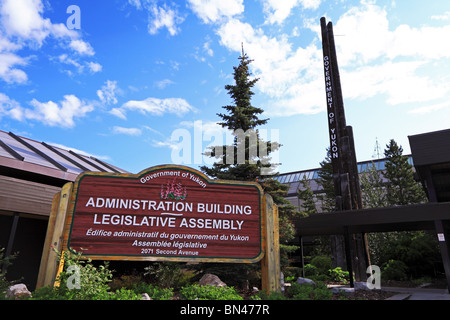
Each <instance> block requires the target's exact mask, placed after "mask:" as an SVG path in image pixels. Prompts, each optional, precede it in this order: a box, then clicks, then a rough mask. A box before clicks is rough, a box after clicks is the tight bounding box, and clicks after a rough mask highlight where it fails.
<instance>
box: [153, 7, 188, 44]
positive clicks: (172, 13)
mask: <svg viewBox="0 0 450 320" xmlns="http://www.w3.org/2000/svg"><path fill="white" fill-rule="evenodd" d="M148 11H149V15H150V16H149V23H148V32H149V33H150V34H156V33H158V31H159V29H161V28H167V31H169V34H170V35H171V36H174V35H176V34H177V33H178V32H179V31H180V29H179V28H178V25H179V24H181V23H182V22H183V21H184V18H183V17H181V16H180V15H179V14H178V11H177V10H176V9H175V8H169V7H168V6H167V5H166V4H164V6H162V7H160V6H157V5H156V4H153V5H152V6H150V7H149V8H148Z"/></svg>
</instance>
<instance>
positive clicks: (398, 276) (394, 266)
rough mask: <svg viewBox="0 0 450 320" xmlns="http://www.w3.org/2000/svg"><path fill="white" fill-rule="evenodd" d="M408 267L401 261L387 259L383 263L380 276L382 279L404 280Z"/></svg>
mask: <svg viewBox="0 0 450 320" xmlns="http://www.w3.org/2000/svg"><path fill="white" fill-rule="evenodd" d="M407 271H408V267H407V266H406V264H405V263H404V262H403V261H400V260H393V259H391V260H389V261H388V262H387V263H385V264H384V265H383V271H382V272H381V277H382V279H383V280H399V281H401V280H406V279H407V278H408V276H407Z"/></svg>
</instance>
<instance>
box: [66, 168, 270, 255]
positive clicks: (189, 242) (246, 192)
mask: <svg viewBox="0 0 450 320" xmlns="http://www.w3.org/2000/svg"><path fill="white" fill-rule="evenodd" d="M262 201H263V191H262V189H261V187H260V186H259V184H257V183H253V182H239V181H215V180H209V179H208V178H207V177H206V176H205V175H204V174H202V173H201V172H199V171H196V170H194V169H191V168H188V167H184V166H175V165H167V166H157V167H152V168H149V169H147V170H144V171H142V172H140V173H139V174H137V175H132V174H111V173H94V172H87V173H83V174H81V175H80V176H79V177H78V178H77V180H76V181H75V184H74V189H73V192H72V198H71V200H70V204H69V210H68V219H67V225H66V232H65V241H64V247H65V248H66V249H69V250H75V251H77V252H80V251H81V252H83V255H85V256H87V257H89V258H92V259H101V260H143V261H156V260H159V261H161V260H163V261H164V260H168V261H192V260H196V261H216V262H257V261H259V260H260V259H261V258H262V257H263V255H264V252H263V249H262V241H261V239H262V227H263V226H262V210H263V204H262Z"/></svg>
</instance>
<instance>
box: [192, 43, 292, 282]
mask: <svg viewBox="0 0 450 320" xmlns="http://www.w3.org/2000/svg"><path fill="white" fill-rule="evenodd" d="M238 59H239V65H238V66H237V67H233V70H234V72H233V79H234V84H230V85H226V86H225V89H226V90H227V91H228V94H229V95H230V97H231V99H232V100H233V102H234V104H231V105H227V106H223V107H222V108H223V109H225V110H226V111H227V112H226V113H218V114H217V115H218V116H219V117H220V118H221V119H222V121H221V122H219V124H220V125H221V126H222V127H223V128H227V129H229V130H231V131H232V132H233V134H234V140H233V145H223V146H214V147H210V149H209V150H208V151H207V152H206V153H205V154H206V155H208V156H210V157H214V158H216V159H217V160H216V162H215V163H214V164H213V165H212V167H207V166H202V167H201V168H200V169H201V170H202V171H203V172H204V173H205V174H207V175H208V176H210V177H212V178H217V179H222V180H240V181H257V182H259V183H260V185H261V187H262V188H263V190H264V192H266V193H268V194H270V195H271V196H272V198H273V201H274V203H275V204H276V205H278V214H279V228H280V255H281V257H282V262H281V264H282V267H284V266H285V263H284V262H285V261H287V260H288V259H287V254H288V251H292V250H293V247H292V246H289V245H288V243H289V242H290V241H291V240H292V239H293V238H294V236H295V231H294V226H293V224H292V222H291V220H290V218H291V217H293V216H295V215H296V214H297V211H296V210H295V207H294V206H292V205H291V204H290V202H289V201H288V200H286V199H285V198H284V197H285V196H286V195H287V192H288V190H289V187H288V186H287V185H282V184H281V183H280V182H279V181H278V180H275V179H273V178H272V177H273V176H274V175H275V174H276V172H274V170H273V166H272V164H271V162H270V160H271V159H270V153H271V152H274V151H276V150H278V148H279V144H278V143H277V142H271V141H263V140H262V139H261V137H260V134H259V131H258V127H259V126H262V125H264V124H266V123H267V122H268V120H269V119H260V115H261V114H262V113H263V112H264V110H263V109H261V108H258V107H255V106H253V105H252V102H251V99H252V97H253V95H254V92H253V91H252V88H253V87H254V86H255V84H256V82H257V81H258V78H253V79H251V73H250V70H249V65H250V64H251V62H252V61H253V60H251V59H249V57H248V55H247V54H246V53H245V52H244V49H242V54H241V55H240V56H239V58H238ZM242 150H244V157H243V159H242V158H240V157H239V156H242V154H240V153H239V152H240V151H241V152H242ZM255 150H256V151H257V152H256V153H255V152H254V151H255ZM230 153H231V155H232V157H230ZM230 160H231V161H230ZM275 165H276V164H275ZM294 249H295V248H294ZM199 267H200V268H202V270H203V271H205V270H207V269H208V270H210V269H211V268H214V267H215V268H216V269H214V270H212V271H213V272H216V274H218V275H219V277H220V278H221V279H222V280H224V281H225V282H226V283H227V284H231V285H233V284H235V285H238V284H242V282H243V280H244V279H249V278H251V277H252V274H253V275H254V274H255V273H257V271H258V270H257V269H256V267H257V265H256V264H253V265H243V264H237V265H236V264H231V265H229V264H207V265H204V264H201V265H199ZM222 277H223V278H222ZM227 280H228V282H227Z"/></svg>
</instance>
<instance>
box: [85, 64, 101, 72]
mask: <svg viewBox="0 0 450 320" xmlns="http://www.w3.org/2000/svg"><path fill="white" fill-rule="evenodd" d="M87 67H88V68H89V70H90V72H91V73H97V72H100V71H102V68H103V67H102V65H101V64H100V63H97V62H88V63H87Z"/></svg>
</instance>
